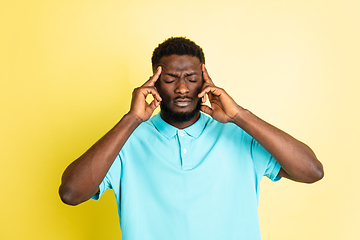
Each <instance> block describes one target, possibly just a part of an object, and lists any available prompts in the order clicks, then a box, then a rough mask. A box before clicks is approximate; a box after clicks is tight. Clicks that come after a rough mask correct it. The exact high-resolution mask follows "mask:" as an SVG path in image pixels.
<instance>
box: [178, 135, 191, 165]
mask: <svg viewBox="0 0 360 240" xmlns="http://www.w3.org/2000/svg"><path fill="white" fill-rule="evenodd" d="M178 137H179V142H180V156H181V167H182V169H183V170H189V169H192V162H191V157H190V155H189V147H190V137H189V136H188V135H187V134H186V133H185V132H184V131H183V130H178Z"/></svg>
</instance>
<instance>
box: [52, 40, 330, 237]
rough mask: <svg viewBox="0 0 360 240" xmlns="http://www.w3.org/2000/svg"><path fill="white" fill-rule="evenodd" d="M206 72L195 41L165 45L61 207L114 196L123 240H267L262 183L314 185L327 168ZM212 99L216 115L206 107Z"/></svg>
mask: <svg viewBox="0 0 360 240" xmlns="http://www.w3.org/2000/svg"><path fill="white" fill-rule="evenodd" d="M204 64H205V58H204V53H203V51H202V49H201V48H200V47H199V46H198V45H196V44H195V43H194V42H192V41H191V40H189V39H186V38H169V39H167V40H166V41H164V42H163V43H162V44H159V46H158V47H157V48H156V49H155V50H154V52H153V56H152V65H153V72H154V75H153V76H151V77H150V79H149V80H148V81H146V82H145V83H144V84H143V85H142V86H141V87H139V88H137V89H135V90H134V92H133V96H132V103H131V107H130V111H129V112H128V113H127V114H125V115H124V116H123V118H122V119H121V120H120V122H119V123H118V124H117V125H116V126H115V127H114V128H113V129H111V130H110V131H109V132H108V133H107V134H106V135H105V136H104V137H103V138H101V139H100V140H99V141H98V142H97V143H96V144H94V145H93V146H92V147H91V148H90V149H89V150H88V151H86V152H85V153H84V154H83V155H82V156H81V157H79V158H78V159H77V160H75V161H74V162H73V163H71V164H70V165H69V166H68V168H67V169H66V170H65V172H64V174H63V177H62V184H61V186H60V189H59V193H60V196H61V199H62V200H63V201H64V202H65V203H67V204H70V205H77V204H79V203H81V202H84V201H86V200H88V199H90V198H93V199H98V198H99V197H100V196H101V195H102V194H103V192H104V191H105V190H106V189H107V188H111V189H113V191H114V193H115V197H116V201H117V204H118V212H119V218H120V226H121V230H122V237H123V239H124V240H127V239H131V240H134V239H141V240H143V239H157V240H159V239H227V240H228V239H246V240H249V239H251V240H252V239H260V230H259V220H258V213H257V207H258V199H259V187H260V180H261V178H262V177H263V176H267V177H269V178H270V179H271V180H273V181H277V180H279V179H280V178H281V177H285V178H288V179H291V180H294V181H298V182H305V183H312V182H315V181H318V180H320V179H321V178H322V177H323V168H322V164H321V163H320V162H319V161H318V160H317V158H316V156H315V154H314V153H313V151H312V150H311V149H310V148H309V147H308V146H306V145H305V144H303V143H302V142H299V141H298V140H296V139H295V138H293V137H291V136H290V135H288V134H286V133H285V132H283V131H281V130H279V129H277V128H275V127H274V126H272V125H270V124H268V123H266V122H265V121H263V120H261V119H260V118H258V117H256V116H255V115H254V114H252V113H251V112H250V111H248V110H246V109H244V108H242V107H241V106H239V105H238V104H237V103H236V102H235V101H234V100H233V99H232V98H231V97H230V96H229V95H228V94H227V93H226V92H225V90H223V89H221V88H218V87H217V86H215V85H214V83H213V81H212V80H211V78H210V76H209V74H208V72H207V70H206V68H205V65H204ZM149 94H151V95H152V96H153V98H154V100H153V101H152V102H151V103H150V104H148V103H147V102H146V101H145V99H146V97H147V96H148V95H149ZM207 97H208V98H209V101H210V107H209V106H206V105H202V104H201V103H204V102H205V101H206V98H207ZM159 105H160V107H161V111H160V113H159V114H157V115H155V116H154V117H152V118H150V117H151V115H152V113H153V111H154V110H155V109H156V108H157V107H158V106H159ZM202 112H204V113H206V114H207V115H209V116H210V117H209V116H207V115H205V114H204V113H202ZM275 159H276V160H275Z"/></svg>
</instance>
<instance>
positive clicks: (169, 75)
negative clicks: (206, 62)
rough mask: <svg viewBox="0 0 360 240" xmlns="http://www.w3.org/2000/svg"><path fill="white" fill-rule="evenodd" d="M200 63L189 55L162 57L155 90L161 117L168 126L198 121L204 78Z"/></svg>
mask: <svg viewBox="0 0 360 240" xmlns="http://www.w3.org/2000/svg"><path fill="white" fill-rule="evenodd" d="M201 65H202V64H201V63H200V60H199V59H198V58H197V57H193V56H188V55H182V56H179V55H171V56H164V57H162V58H161V59H160V63H159V66H161V67H162V71H161V75H160V77H159V79H158V80H157V82H156V85H155V86H156V88H157V90H158V92H159V94H160V96H161V98H162V102H161V105H160V107H161V116H162V118H163V119H164V120H165V121H167V122H168V123H170V124H171V123H184V122H189V123H190V124H192V123H194V122H195V121H196V120H197V119H198V117H199V109H200V105H201V100H200V99H199V98H198V96H197V95H198V94H199V93H200V92H201V90H202V86H203V78H202V70H201Z"/></svg>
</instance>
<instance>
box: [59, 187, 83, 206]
mask: <svg viewBox="0 0 360 240" xmlns="http://www.w3.org/2000/svg"><path fill="white" fill-rule="evenodd" d="M59 196H60V199H61V201H62V202H63V203H65V204H67V205H71V206H76V205H79V204H80V203H82V201H80V200H79V198H77V197H76V193H75V192H74V191H72V190H71V189H69V188H67V187H64V186H63V185H60V187H59Z"/></svg>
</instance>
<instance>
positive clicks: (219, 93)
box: [198, 64, 242, 123]
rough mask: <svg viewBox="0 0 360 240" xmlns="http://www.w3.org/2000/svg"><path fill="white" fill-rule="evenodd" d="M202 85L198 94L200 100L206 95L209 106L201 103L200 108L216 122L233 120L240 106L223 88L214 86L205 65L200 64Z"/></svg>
mask: <svg viewBox="0 0 360 240" xmlns="http://www.w3.org/2000/svg"><path fill="white" fill-rule="evenodd" d="M202 73H203V79H204V85H203V89H202V91H201V92H200V93H199V94H198V97H199V98H201V101H202V102H203V103H204V102H206V95H207V96H208V98H209V102H210V106H211V107H209V106H207V105H202V106H201V108H200V110H201V111H203V112H204V113H206V114H209V115H210V116H211V117H212V118H214V119H215V120H216V121H218V122H222V123H227V122H233V119H234V117H235V116H236V115H237V114H238V113H239V112H240V111H241V109H242V108H241V107H240V106H239V105H238V104H237V103H236V102H235V101H234V100H233V99H232V98H231V97H230V96H229V95H228V94H227V93H226V92H225V90H224V89H222V88H219V87H216V86H215V84H214V83H213V81H212V80H211V78H210V76H209V74H208V72H207V70H206V68H205V65H204V64H203V65H202Z"/></svg>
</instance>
